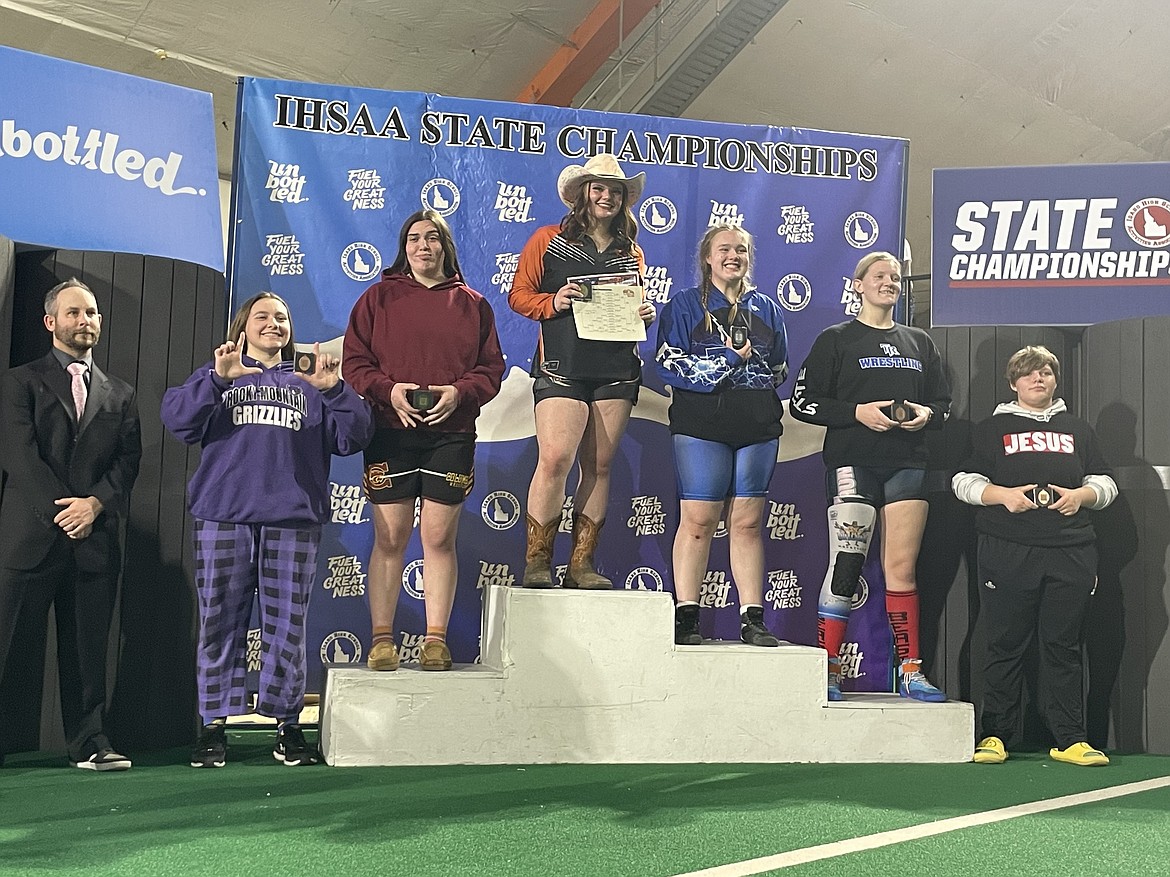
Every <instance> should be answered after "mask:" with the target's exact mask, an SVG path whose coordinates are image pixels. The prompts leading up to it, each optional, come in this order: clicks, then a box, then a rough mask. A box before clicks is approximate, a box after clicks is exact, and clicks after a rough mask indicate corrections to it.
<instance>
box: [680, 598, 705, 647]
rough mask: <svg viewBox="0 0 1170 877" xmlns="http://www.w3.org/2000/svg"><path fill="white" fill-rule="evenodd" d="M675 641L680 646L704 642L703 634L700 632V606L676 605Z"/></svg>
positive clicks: (696, 644)
mask: <svg viewBox="0 0 1170 877" xmlns="http://www.w3.org/2000/svg"><path fill="white" fill-rule="evenodd" d="M674 642H675V645H679V646H698V645H702V644H703V635H702V634H701V633H699V607H698V605H697V604H692V605H690V606H675V607H674Z"/></svg>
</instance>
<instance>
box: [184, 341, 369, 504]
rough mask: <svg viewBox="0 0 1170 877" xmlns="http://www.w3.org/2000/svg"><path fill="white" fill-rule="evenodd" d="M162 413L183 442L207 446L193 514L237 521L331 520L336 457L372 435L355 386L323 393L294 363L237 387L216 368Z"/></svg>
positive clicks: (201, 372)
mask: <svg viewBox="0 0 1170 877" xmlns="http://www.w3.org/2000/svg"><path fill="white" fill-rule="evenodd" d="M243 362H244V364H245V365H249V366H259V365H260V363H258V362H256V360H254V359H252V358H251V357H249V356H247V355H245V356H244V357H243ZM161 414H162V422H163V425H164V426H166V428H167V429H168V430H170V431H171V433H172V434H173V435H174V436H175V437H176V438H178V439H179V440H180V441H183V442H186V443H187V444H190V445H193V444H197V443H198V444H200V445H202V447H203V456H202V459H201V460H200V462H199V468H198V469H197V470H196V472H195V474H194V475H193V476H192V477H191V482H190V483H189V484H188V485H187V497H188V501H189V502H190V506H191V513H192V514H193V515H195V516H196V517H198V518H201V519H203V520H205V521H220V522H223V523H232V524H277V523H293V522H298V523H304V522H312V523H317V524H320V523H324V522H325V521H326V520H327V519H328V516H329V458H330V456H331V455H333V454H337V455H338V456H342V457H345V456H348V455H350V454H354V453H357V452H358V451H360V450H362V448H364V447H365V446H366V445H367V444H368V443H369V441H370V438H371V436H373V434H374V423H373V419H372V417H371V416H370V408H369V406H368V405H367V404H366V402H365V400H364V399H362V397H361V396H359V395H358V394H357V393H356V392H354V391H353V389H352V388H350V387H349V386H347V385H346V384H345V383H344V382H342V381H338V383H337V386H335V387H333V388H332V389H331V390H328V391H327V392H324V393H322V392H321V391H319V390H317V389H316V388H315V387H313V386H312V385H311V384H309V383H308V382H307V381H305V380H302V379H301V378H300V377H297V376H296V375H295V374H294V373H293V367H292V363H291V362H282V363H280V364H279V365H277V366H275V367H273V368H269V369H264V371H263V372H262V373H261V374H258V375H244V376H243V377H241V378H237V379H236V380H235V381H225V380H223V378H221V377H219V375H217V374H216V373H215V364H214V362H212V363H208V364H207V365H206V366H203V367H202V368H200V369H197V370H196V371H195V373H194V374H193V375H191V377H189V378H188V379H187V381H186V383H184V384H183V385H182V386H181V387H172V388H171V389H169V390H167V392H166V394H165V395H164V396H163V401H162V412H161Z"/></svg>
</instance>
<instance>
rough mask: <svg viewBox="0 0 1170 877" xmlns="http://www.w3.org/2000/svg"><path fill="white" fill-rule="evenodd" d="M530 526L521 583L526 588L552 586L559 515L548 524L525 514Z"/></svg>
mask: <svg viewBox="0 0 1170 877" xmlns="http://www.w3.org/2000/svg"><path fill="white" fill-rule="evenodd" d="M524 519H525V523H526V524H527V526H528V548H527V550H526V551H525V552H524V578H523V580H522V581H521V584H522V585H524V587H526V588H551V587H552V586H553V580H552V551H553V540H554V539H555V538H556V536H557V528H558V527H560V525H561V518H560V516H559V515H558V516H557V517H555V518H553V519H552V520H551V521H549V522H548V523H547V524H542V523H540V522H539V521H537V520H536V518H534V517H532V515H525V516H524Z"/></svg>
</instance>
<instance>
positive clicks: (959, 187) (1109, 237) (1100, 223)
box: [930, 162, 1170, 326]
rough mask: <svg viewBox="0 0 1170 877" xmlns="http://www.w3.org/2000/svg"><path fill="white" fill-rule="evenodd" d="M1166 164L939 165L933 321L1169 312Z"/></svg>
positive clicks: (1058, 321)
mask: <svg viewBox="0 0 1170 877" xmlns="http://www.w3.org/2000/svg"><path fill="white" fill-rule="evenodd" d="M1168 199H1170V163H1165V162H1163V163H1149V164H1101V165H1091V164H1089V165H1066V166H1053V167H994V168H948V169H942V170H936V171H935V172H934V196H933V202H934V207H933V216H934V225H933V234H932V243H931V260H930V261H931V299H930V310H931V321H932V322H933V324H934V325H936V326H994V325H1000V324H1004V323H1007V324H1011V325H1033V326H1085V325H1090V324H1092V323H1102V322H1106V321H1108V320H1124V319H1129V318H1131V317H1146V316H1154V315H1157V314H1170V295H1167V292H1170V200H1168Z"/></svg>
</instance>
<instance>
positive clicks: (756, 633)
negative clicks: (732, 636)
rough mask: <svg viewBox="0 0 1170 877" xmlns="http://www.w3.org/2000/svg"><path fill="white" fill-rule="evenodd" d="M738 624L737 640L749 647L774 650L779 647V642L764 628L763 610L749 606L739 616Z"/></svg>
mask: <svg viewBox="0 0 1170 877" xmlns="http://www.w3.org/2000/svg"><path fill="white" fill-rule="evenodd" d="M740 622H741V623H740V626H739V638H740V639H741V640H743V641H744V642H745V643H747V644H748V645H749V646H767V647H768V648H775V647H776V646H778V645H780V640H778V639H776V637H774V636H772V632H771V631H769V630H768V628H766V627H764V610H763V609H761V608H760V607H759V606H749V607H748V609H747V611H746V612H744V613H743V614H742V615H741V616H740Z"/></svg>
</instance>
